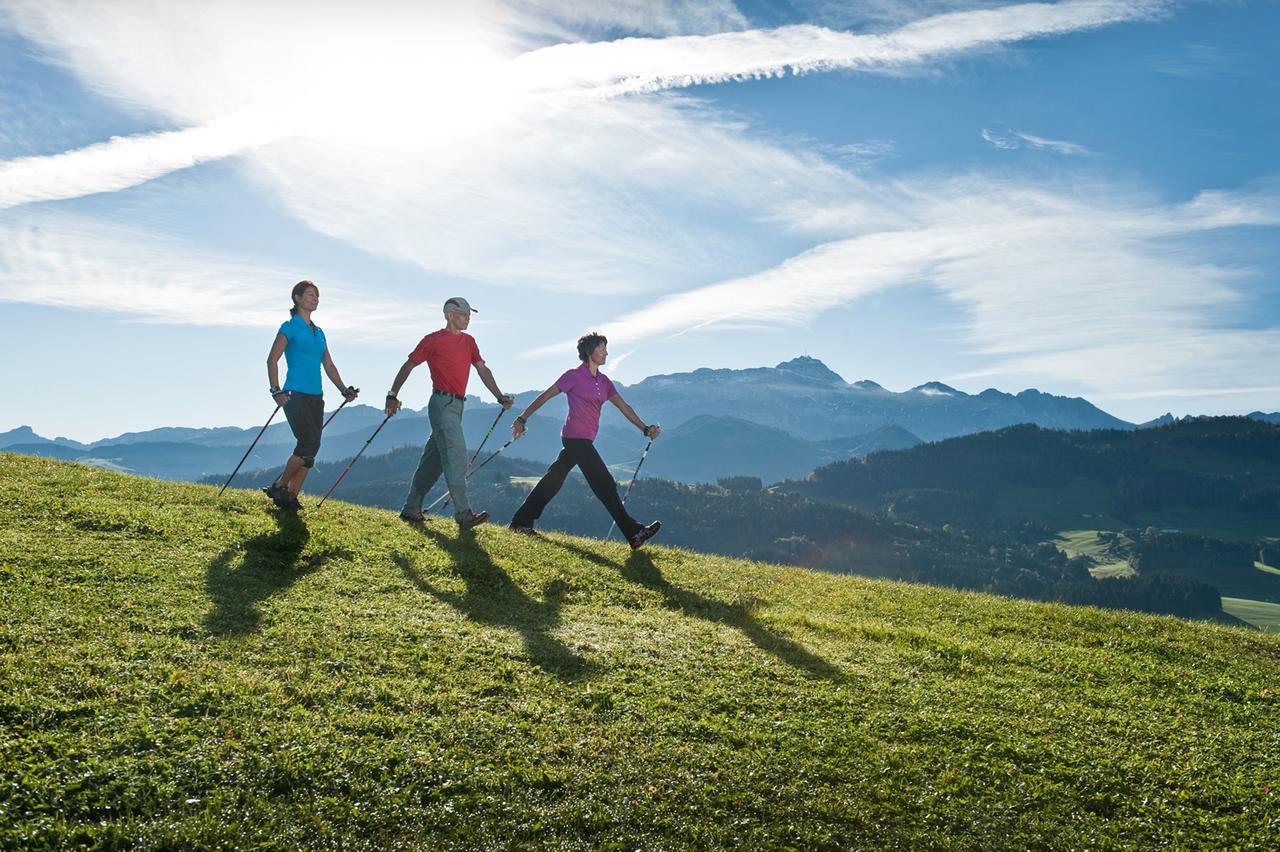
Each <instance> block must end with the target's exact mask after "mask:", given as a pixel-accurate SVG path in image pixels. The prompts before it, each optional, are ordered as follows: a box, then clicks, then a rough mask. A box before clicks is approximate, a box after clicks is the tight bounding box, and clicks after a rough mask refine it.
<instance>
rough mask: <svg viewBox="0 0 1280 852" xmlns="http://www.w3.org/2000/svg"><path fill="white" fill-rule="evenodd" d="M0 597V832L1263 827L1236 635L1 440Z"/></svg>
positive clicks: (1269, 778) (955, 835)
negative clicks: (15, 452)
mask: <svg viewBox="0 0 1280 852" xmlns="http://www.w3.org/2000/svg"><path fill="white" fill-rule="evenodd" d="M308 502H310V501H308ZM0 588H3V589H4V592H5V605H4V607H3V608H0V729H2V731H0V733H2V734H3V736H2V737H0V848H18V847H21V848H39V847H56V848H65V847H67V846H76V845H84V846H90V845H92V846H100V847H107V848H111V847H125V846H142V847H150V848H156V847H164V848H190V847H205V848H212V847H227V846H235V847H250V846H253V847H260V848H279V849H287V848H298V847H309V848H318V847H323V848H336V847H342V848H388V847H399V848H432V849H435V848H477V847H479V848H489V847H500V848H538V849H543V848H554V849H601V848H617V849H623V848H626V849H632V848H641V849H670V848H680V847H696V848H842V849H847V848H876V849H881V848H900V849H918V848H929V849H991V848H1028V847H1032V848H1063V849H1069V848H1117V847H1128V848H1136V849H1150V848H1210V847H1252V848H1272V847H1274V846H1275V840H1274V838H1276V837H1280V798H1278V796H1280V792H1278V788H1280V688H1278V687H1277V679H1276V672H1277V670H1278V669H1280V637H1276V636H1272V635H1269V634H1264V633H1260V632H1257V631H1246V630H1241V629H1237V628H1231V627H1222V626H1215V625H1205V624H1199V623H1188V622H1182V621H1178V620H1176V619H1172V618H1160V617H1153V616H1144V615H1138V614H1130V613H1116V612H1103V611H1099V610H1093V609H1086V608H1068V607H1061V606H1056V605H1051V604H1038V603H1032V602H1027V601H1017V600H1009V599H1003V598H996V597H989V596H984V595H979V594H966V593H959V592H952V591H947V590H942V589H936V588H929V587H924V586H912V585H907V584H898V583H890V582H883V581H872V580H866V579H861V578H857V577H849V576H834V575H826V574H820V573H811V572H807V571H803V570H799V569H783V568H777V567H772V566H767V565H760V564H751V563H745V562H741V561H735V560H731V559H724V558H718V557H708V556H702V555H698V554H694V553H689V552H684V551H679V550H673V549H666V548H662V547H655V548H653V549H652V550H650V549H648V548H646V550H645V551H642V552H641V553H640V554H634V555H633V554H630V553H629V552H628V551H627V550H626V549H625V548H624V547H623V546H622V545H620V544H617V543H613V544H606V543H602V542H600V541H595V540H589V539H577V538H570V537H567V536H560V535H551V536H548V537H546V538H545V539H540V540H529V539H527V538H522V537H518V536H516V535H514V534H512V533H509V532H507V531H506V530H504V529H500V528H496V527H491V528H486V529H482V530H480V531H479V532H478V533H477V534H476V535H475V536H465V535H459V534H458V532H457V531H456V529H454V528H453V527H452V526H451V525H450V524H448V523H445V522H435V521H433V522H431V523H429V524H428V525H427V526H426V528H425V529H423V530H421V531H420V530H417V529H414V528H411V527H408V526H406V525H404V524H402V523H400V522H399V521H397V520H396V519H395V516H394V514H392V513H390V512H386V511H378V510H374V509H367V508H361V507H356V506H351V505H348V504H343V503H338V502H331V503H328V504H326V505H325V507H324V509H323V510H322V511H319V512H317V511H314V510H307V511H304V512H303V513H302V515H301V517H300V518H299V519H298V520H290V519H289V518H288V516H278V515H275V514H274V513H271V512H268V511H266V509H265V507H264V500H263V499H262V497H261V495H259V494H252V493H245V492H228V493H227V495H225V497H224V498H222V499H219V498H218V497H217V496H216V489H213V488H208V487H200V486H187V485H175V484H169V483H162V482H159V481H154V480H146V479H138V478H131V477H125V476H120V475H118V474H113V473H108V472H104V471H97V470H92V469H89V468H84V467H78V466H75V465H71V464H64V463H57V462H50V461H46V460H41V459H30V458H21V457H16V456H12V455H0Z"/></svg>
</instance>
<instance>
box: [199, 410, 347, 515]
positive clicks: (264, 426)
mask: <svg viewBox="0 0 1280 852" xmlns="http://www.w3.org/2000/svg"><path fill="white" fill-rule="evenodd" d="M281 408H283V406H280V405H277V406H276V410H275V411H273V412H271V416H270V417H268V418H267V422H266V423H264V424H262V428H261V429H259V430H258V438H261V437H262V433H263V432H265V431H267V427H268V426H270V425H271V421H272V420H275V419H276V415H277V414H279V413H280V409H281ZM334 413H335V414H336V413H337V412H334ZM258 438H254V439H253V443H252V444H250V445H249V449H247V450H245V451H244V458H242V459H240V464H238V465H236V469H235V470H233V471H231V475H230V476H228V477H227V481H226V482H224V483H222V487H221V488H219V489H218V496H219V497H221V496H222V492H223V491H226V490H227V486H228V485H230V484H231V480H233V479H235V478H236V474H237V473H239V472H240V467H241V465H243V464H244V461H245V459H247V458H249V453H251V452H253V448H254V447H256V446H258Z"/></svg>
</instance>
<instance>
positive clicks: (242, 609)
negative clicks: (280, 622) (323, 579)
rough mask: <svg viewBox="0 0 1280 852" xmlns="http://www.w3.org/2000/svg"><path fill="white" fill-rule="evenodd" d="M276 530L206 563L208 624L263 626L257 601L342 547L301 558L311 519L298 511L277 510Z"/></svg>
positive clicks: (246, 629) (217, 630) (237, 628)
mask: <svg viewBox="0 0 1280 852" xmlns="http://www.w3.org/2000/svg"><path fill="white" fill-rule="evenodd" d="M275 521H276V526H277V529H276V530H275V531H274V532H269V533H263V534H262V535H259V536H254V537H253V538H251V539H249V540H247V541H244V542H242V543H240V544H233V545H231V546H229V547H227V548H224V549H223V551H222V552H221V553H219V554H218V555H217V556H216V557H215V558H214V559H213V561H211V562H210V563H209V565H208V567H207V568H206V569H205V580H204V585H205V589H206V591H207V592H208V593H209V598H210V600H211V601H212V602H213V608H212V609H211V610H210V611H209V613H208V614H207V615H206V616H205V619H204V625H205V628H206V629H207V630H208V631H209V632H210V633H213V634H216V635H219V636H237V635H244V634H246V633H252V632H253V631H255V630H257V629H258V626H259V623H260V622H261V620H262V613H261V612H260V611H259V609H258V604H259V603H260V602H262V601H265V600H267V599H268V598H270V597H271V596H272V595H275V594H278V593H280V592H282V591H284V590H285V589H287V588H289V587H290V586H292V585H293V584H294V583H296V582H298V580H301V579H302V578H303V577H305V576H307V575H308V574H310V573H312V572H313V571H316V570H318V569H319V568H321V567H322V566H323V565H324V564H325V563H326V562H328V561H330V560H331V559H334V558H336V557H343V556H347V555H349V553H348V551H346V550H345V549H342V548H338V549H335V550H325V551H322V552H320V553H315V554H312V555H311V556H309V557H307V558H306V559H303V558H302V551H303V550H305V549H306V546H307V542H308V541H310V539H311V532H310V530H308V529H307V525H306V524H305V523H304V522H303V521H302V519H301V518H299V517H298V516H297V515H296V514H294V513H293V512H276V513H275Z"/></svg>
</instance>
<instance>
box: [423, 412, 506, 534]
mask: <svg viewBox="0 0 1280 852" xmlns="http://www.w3.org/2000/svg"><path fill="white" fill-rule="evenodd" d="M506 413H507V410H506V409H505V408H500V409H498V416H497V417H495V418H493V424H492V425H491V426H489V431H488V432H485V433H484V438H483V440H481V441H480V446H478V447H476V451H475V452H474V453H472V454H471V460H470V461H468V462H467V470H471V465H473V464H475V463H476V456H478V455H480V451H481V450H483V449H484V445H485V444H487V443H488V442H489V436H490V435H492V434H493V430H494V429H496V428H497V426H498V421H499V420H501V419H502V415H504V414H506ZM468 478H470V477H469V476H468ZM441 500H444V506H441V507H440V508H441V509H443V508H444V507H445V506H448V505H449V500H450V497H449V492H448V491H447V490H446V491H445V492H444V494H442V495H440V496H439V497H437V498H436V501H435V503H432V504H431V505H430V506H428V507H427V511H428V512H430V511H431V510H432V509H434V508H435V507H436V503H439V502H440V501H441Z"/></svg>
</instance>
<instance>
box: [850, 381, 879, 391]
mask: <svg viewBox="0 0 1280 852" xmlns="http://www.w3.org/2000/svg"><path fill="white" fill-rule="evenodd" d="M852 384H853V386H854V387H855V388H862V389H863V390H884V385H882V384H880V383H879V382H873V381H871V380H870V379H859V380H858V381H856V382H853V383H852Z"/></svg>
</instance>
